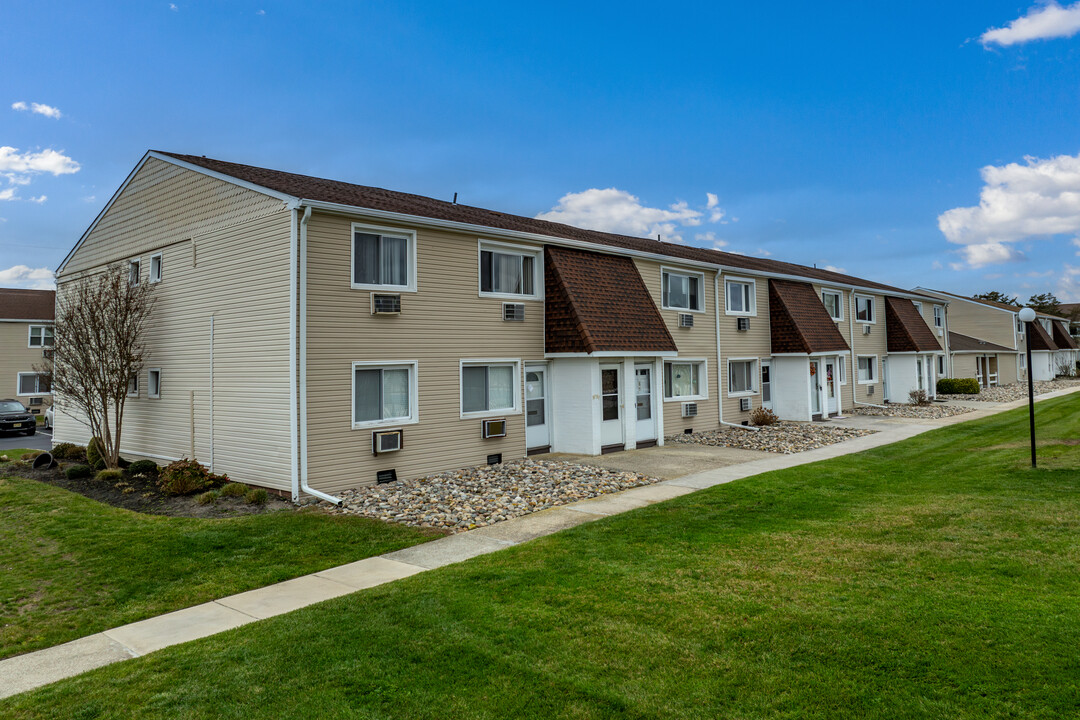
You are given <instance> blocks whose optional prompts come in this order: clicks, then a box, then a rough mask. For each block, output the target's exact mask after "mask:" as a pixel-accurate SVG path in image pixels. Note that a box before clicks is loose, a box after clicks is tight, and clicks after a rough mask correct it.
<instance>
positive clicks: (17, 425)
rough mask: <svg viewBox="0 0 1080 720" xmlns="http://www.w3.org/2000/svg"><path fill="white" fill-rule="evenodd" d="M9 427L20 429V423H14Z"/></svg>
mask: <svg viewBox="0 0 1080 720" xmlns="http://www.w3.org/2000/svg"><path fill="white" fill-rule="evenodd" d="M11 427H22V423H14V424H12V426H11Z"/></svg>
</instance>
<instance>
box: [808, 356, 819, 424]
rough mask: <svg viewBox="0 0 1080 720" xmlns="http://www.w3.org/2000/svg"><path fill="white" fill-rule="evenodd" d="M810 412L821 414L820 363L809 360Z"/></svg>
mask: <svg viewBox="0 0 1080 720" xmlns="http://www.w3.org/2000/svg"><path fill="white" fill-rule="evenodd" d="M810 412H811V414H813V415H820V414H821V363H819V362H818V361H817V360H811V361H810Z"/></svg>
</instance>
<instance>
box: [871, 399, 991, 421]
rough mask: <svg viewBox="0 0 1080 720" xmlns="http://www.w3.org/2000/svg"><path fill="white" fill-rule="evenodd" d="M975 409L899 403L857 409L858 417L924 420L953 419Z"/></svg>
mask: <svg viewBox="0 0 1080 720" xmlns="http://www.w3.org/2000/svg"><path fill="white" fill-rule="evenodd" d="M974 411H975V408H970V407H963V406H961V405H936V404H935V405H907V404H903V403H897V404H895V405H887V406H885V407H879V408H878V407H859V408H856V409H855V414H856V415H876V416H879V417H901V418H920V419H923V420H937V419H939V418H945V417H952V416H953V415H963V414H964V413H969V412H974Z"/></svg>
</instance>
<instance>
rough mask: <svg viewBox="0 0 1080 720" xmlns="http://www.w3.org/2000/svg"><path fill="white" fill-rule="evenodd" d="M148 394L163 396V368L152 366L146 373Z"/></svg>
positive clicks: (149, 395) (156, 396)
mask: <svg viewBox="0 0 1080 720" xmlns="http://www.w3.org/2000/svg"><path fill="white" fill-rule="evenodd" d="M146 394H147V396H148V397H152V398H159V397H161V368H150V370H149V372H147V373H146Z"/></svg>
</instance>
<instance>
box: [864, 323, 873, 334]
mask: <svg viewBox="0 0 1080 720" xmlns="http://www.w3.org/2000/svg"><path fill="white" fill-rule="evenodd" d="M873 329H874V326H873V325H863V326H862V334H863V335H869V334H870V331H871V330H873Z"/></svg>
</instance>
